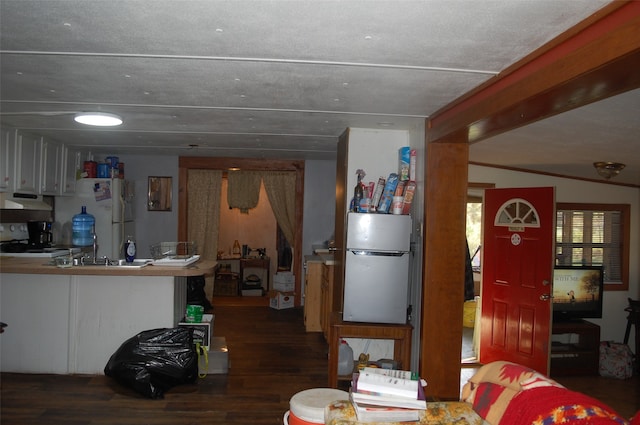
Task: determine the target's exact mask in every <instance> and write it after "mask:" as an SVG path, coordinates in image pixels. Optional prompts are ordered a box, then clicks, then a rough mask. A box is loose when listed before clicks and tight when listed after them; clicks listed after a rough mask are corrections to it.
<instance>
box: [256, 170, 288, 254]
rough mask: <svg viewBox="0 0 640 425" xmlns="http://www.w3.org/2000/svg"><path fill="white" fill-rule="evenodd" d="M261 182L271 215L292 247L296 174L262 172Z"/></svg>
mask: <svg viewBox="0 0 640 425" xmlns="http://www.w3.org/2000/svg"><path fill="white" fill-rule="evenodd" d="M262 182H263V183H264V188H265V190H266V192H267V196H268V197H269V203H270V204H271V209H272V210H273V215H275V217H276V221H277V222H278V225H279V226H280V229H282V233H284V236H285V238H287V241H288V242H289V245H291V246H292V247H293V246H294V242H295V239H294V235H295V228H296V173H295V172H294V171H263V172H262Z"/></svg>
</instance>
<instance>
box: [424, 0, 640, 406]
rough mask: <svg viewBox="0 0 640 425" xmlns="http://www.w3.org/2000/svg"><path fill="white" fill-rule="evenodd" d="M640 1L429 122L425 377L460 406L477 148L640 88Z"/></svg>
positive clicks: (578, 30)
mask: <svg viewBox="0 0 640 425" xmlns="http://www.w3.org/2000/svg"><path fill="white" fill-rule="evenodd" d="M638 63H640V1H639V2H634V1H619V2H612V3H611V4H609V5H608V6H606V7H604V8H603V9H602V10H600V11H599V12H597V13H596V14H594V15H593V16H592V17H590V18H589V19H587V20H585V21H584V22H583V23H581V24H580V25H578V26H576V27H575V28H572V29H571V30H569V31H567V32H566V33H564V34H562V35H561V36H559V37H558V38H556V39H555V40H552V41H551V42H549V43H548V44H547V45H545V46H543V47H542V48H541V49H538V50H537V51H536V52H533V53H532V54H530V55H529V56H527V57H526V58H524V59H523V60H522V61H520V62H518V63H517V64H515V65H514V66H512V67H510V68H509V69H507V70H505V71H504V72H502V73H501V74H500V75H498V76H496V77H495V78H493V79H491V80H489V81H488V82H487V83H486V84H483V85H482V86H480V87H479V88H478V89H477V90H473V91H472V92H470V93H469V94H467V95H465V96H463V97H461V98H460V99H459V100H457V101H456V102H453V103H452V104H450V105H449V106H447V107H445V108H443V109H442V110H440V111H438V112H437V113H436V114H434V115H433V116H432V117H431V118H430V119H428V120H427V123H426V128H427V134H426V140H427V158H426V170H425V177H426V179H425V180H426V183H427V184H426V188H425V192H426V193H425V238H424V258H423V300H422V301H423V306H422V307H423V311H422V317H421V329H420V336H421V347H420V373H421V375H423V376H424V377H425V378H426V379H427V380H428V382H429V385H428V386H427V388H426V391H427V393H428V394H429V395H432V396H437V397H439V398H441V399H457V398H458V397H459V391H460V357H461V345H462V311H463V304H464V292H463V291H464V285H463V283H464V261H465V249H466V245H465V227H466V222H465V213H466V208H465V207H466V195H467V175H468V174H467V173H468V156H469V143H472V142H477V141H480V140H483V139H486V138H488V137H490V136H493V135H495V134H498V133H501V132H505V131H507V130H511V129H513V128H517V127H520V126H523V125H526V124H529V123H532V122H535V121H537V120H540V119H543V118H545V117H549V116H552V115H555V114H558V113H561V112H564V111H567V110H569V109H572V108H576V107H579V106H582V105H586V104H588V103H591V102H595V101H597V100H600V99H603V98H606V97H609V96H613V95H615V94H619V93H622V92H624V91H627V90H631V89H634V88H637V87H640V72H638Z"/></svg>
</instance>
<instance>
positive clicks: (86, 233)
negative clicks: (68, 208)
mask: <svg viewBox="0 0 640 425" xmlns="http://www.w3.org/2000/svg"><path fill="white" fill-rule="evenodd" d="M95 224H96V219H95V217H94V216H93V215H91V214H89V213H87V207H86V206H84V205H83V206H82V209H81V211H80V214H76V215H74V216H73V219H72V234H71V243H72V244H73V245H74V246H91V245H93V229H94V226H95Z"/></svg>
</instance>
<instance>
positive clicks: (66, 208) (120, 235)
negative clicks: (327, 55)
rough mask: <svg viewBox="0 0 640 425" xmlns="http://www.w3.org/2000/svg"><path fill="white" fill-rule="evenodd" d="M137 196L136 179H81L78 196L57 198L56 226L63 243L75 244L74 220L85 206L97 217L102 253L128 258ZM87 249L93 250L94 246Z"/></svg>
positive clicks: (77, 188)
mask: <svg viewBox="0 0 640 425" xmlns="http://www.w3.org/2000/svg"><path fill="white" fill-rule="evenodd" d="M134 196H135V193H134V189H133V182H129V181H126V180H122V179H91V178H89V179H80V180H78V181H77V182H76V192H75V195H74V196H71V197H57V198H56V206H55V217H56V223H55V225H56V227H57V228H58V229H59V231H60V233H61V234H60V235H59V236H60V238H59V243H62V244H63V245H71V230H72V219H73V216H74V215H76V214H78V213H79V212H80V210H81V208H82V206H83V205H84V206H86V207H87V213H89V214H91V215H93V216H94V217H95V219H96V235H97V239H98V240H97V242H98V256H99V257H104V256H107V257H108V258H110V259H121V258H124V242H125V238H126V237H127V236H129V235H130V236H133V237H135V226H134V211H133V200H134ZM54 236H55V235H54ZM86 249H87V250H88V251H90V250H91V248H90V247H87V248H86ZM88 251H87V252H88Z"/></svg>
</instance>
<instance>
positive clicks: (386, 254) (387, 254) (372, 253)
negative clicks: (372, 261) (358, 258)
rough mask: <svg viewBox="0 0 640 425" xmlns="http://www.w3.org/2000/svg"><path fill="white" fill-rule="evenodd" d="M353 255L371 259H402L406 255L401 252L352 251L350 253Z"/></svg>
mask: <svg viewBox="0 0 640 425" xmlns="http://www.w3.org/2000/svg"><path fill="white" fill-rule="evenodd" d="M350 252H351V253H352V254H353V255H369V256H372V257H402V256H403V255H405V254H406V252H401V251H397V252H396V251H394V252H391V251H366V250H356V249H352V250H351V251H350Z"/></svg>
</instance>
